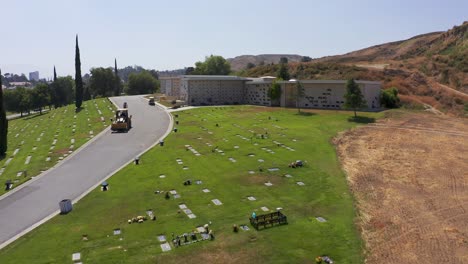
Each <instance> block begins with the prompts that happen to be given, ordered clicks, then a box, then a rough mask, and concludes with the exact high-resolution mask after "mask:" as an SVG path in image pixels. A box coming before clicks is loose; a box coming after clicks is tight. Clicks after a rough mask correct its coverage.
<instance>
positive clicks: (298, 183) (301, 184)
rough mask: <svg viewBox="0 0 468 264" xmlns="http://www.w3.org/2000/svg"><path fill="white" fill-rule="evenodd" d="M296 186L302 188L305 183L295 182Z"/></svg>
mask: <svg viewBox="0 0 468 264" xmlns="http://www.w3.org/2000/svg"><path fill="white" fill-rule="evenodd" d="M296 184H297V185H299V186H304V185H305V183H303V182H301V181H298V182H296Z"/></svg>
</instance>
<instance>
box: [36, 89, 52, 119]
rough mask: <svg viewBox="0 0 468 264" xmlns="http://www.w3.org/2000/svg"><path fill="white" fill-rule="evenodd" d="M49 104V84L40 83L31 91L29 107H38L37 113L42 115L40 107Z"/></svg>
mask: <svg viewBox="0 0 468 264" xmlns="http://www.w3.org/2000/svg"><path fill="white" fill-rule="evenodd" d="M49 104H50V92H49V86H48V85H47V84H45V83H40V84H38V85H36V87H34V89H33V90H32V91H31V108H33V109H37V108H39V113H40V114H41V115H42V107H45V106H47V105H49Z"/></svg>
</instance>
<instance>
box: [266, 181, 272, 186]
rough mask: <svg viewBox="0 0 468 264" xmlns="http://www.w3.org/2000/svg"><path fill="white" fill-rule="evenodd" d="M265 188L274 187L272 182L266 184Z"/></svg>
mask: <svg viewBox="0 0 468 264" xmlns="http://www.w3.org/2000/svg"><path fill="white" fill-rule="evenodd" d="M265 186H268V187H270V186H273V183H271V182H265Z"/></svg>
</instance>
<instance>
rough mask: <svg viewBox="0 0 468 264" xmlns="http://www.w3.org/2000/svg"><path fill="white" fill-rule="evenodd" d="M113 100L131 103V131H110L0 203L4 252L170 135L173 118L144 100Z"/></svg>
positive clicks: (139, 98) (5, 197)
mask: <svg viewBox="0 0 468 264" xmlns="http://www.w3.org/2000/svg"><path fill="white" fill-rule="evenodd" d="M111 100H112V101H114V103H116V104H117V105H119V106H122V105H123V102H127V103H128V109H129V114H131V115H132V116H133V117H132V126H133V128H132V129H130V131H129V132H128V133H112V132H111V131H110V130H109V129H106V130H105V131H104V132H103V133H101V134H99V135H98V136H97V137H96V138H95V139H94V140H93V141H92V142H90V143H89V144H88V145H87V146H85V147H84V148H82V149H81V150H79V151H77V152H75V153H74V154H73V155H72V156H70V157H69V158H67V159H66V160H64V161H62V163H61V164H60V165H59V166H57V167H55V168H54V169H51V170H49V171H47V172H45V173H44V174H43V175H41V176H40V177H37V178H36V179H34V180H32V181H30V182H29V183H25V184H24V185H22V186H20V187H18V188H17V189H16V190H13V191H12V192H10V193H7V194H5V195H3V196H2V197H0V249H1V248H3V247H5V246H6V245H8V244H9V243H11V242H13V241H14V240H15V239H17V238H18V237H20V236H22V235H24V234H26V233H27V232H29V231H30V230H32V229H34V228H35V227H37V226H39V225H40V224H42V223H44V222H45V221H47V220H48V219H50V218H51V217H53V216H54V215H56V214H58V213H59V210H58V209H59V205H58V204H59V202H60V201H61V200H62V199H71V200H73V201H75V202H76V201H77V200H79V199H80V198H81V197H83V196H84V195H86V194H87V193H88V192H89V191H91V190H92V189H94V188H95V187H97V186H98V185H99V184H100V183H101V182H102V181H103V180H105V179H106V178H108V177H110V176H111V175H112V174H113V173H114V172H115V171H117V170H118V169H120V168H121V167H122V166H124V165H125V164H127V163H128V162H129V161H132V160H133V159H134V158H135V157H136V156H137V155H139V154H140V153H142V152H144V151H145V150H147V149H148V148H150V147H151V146H152V145H154V144H155V142H157V141H158V140H159V139H160V138H162V137H164V136H165V135H166V134H167V133H168V132H169V131H170V130H169V129H170V127H171V126H172V120H171V117H170V116H169V114H168V113H167V112H166V111H165V110H163V109H162V108H160V107H158V106H149V105H148V103H147V101H146V100H145V99H144V98H143V97H142V96H125V97H114V98H111Z"/></svg>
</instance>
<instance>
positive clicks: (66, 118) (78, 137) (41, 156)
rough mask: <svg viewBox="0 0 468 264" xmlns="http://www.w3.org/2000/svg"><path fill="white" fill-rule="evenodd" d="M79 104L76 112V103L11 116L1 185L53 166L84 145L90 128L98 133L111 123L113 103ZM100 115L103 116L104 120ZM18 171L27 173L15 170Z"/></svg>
mask: <svg viewBox="0 0 468 264" xmlns="http://www.w3.org/2000/svg"><path fill="white" fill-rule="evenodd" d="M96 105H97V106H96ZM82 107H83V109H82V110H81V111H80V112H79V113H75V105H68V106H65V107H61V108H58V109H54V110H52V111H47V112H43V114H42V115H40V114H34V115H30V116H26V117H23V118H19V119H15V120H10V121H9V122H8V151H7V155H6V156H5V157H4V158H2V159H1V160H0V183H1V184H2V186H4V185H3V184H4V183H5V181H6V180H11V181H14V186H13V187H18V185H20V184H21V183H23V182H25V181H28V180H30V179H31V177H32V176H35V175H38V174H39V173H40V172H41V171H44V170H47V169H48V168H50V167H53V166H55V165H56V164H57V162H59V161H60V159H61V158H65V157H66V156H68V155H69V154H70V153H72V151H74V150H76V149H77V148H79V147H80V146H81V145H83V144H84V143H85V142H86V141H88V140H89V139H90V138H91V134H90V131H93V135H97V134H98V133H99V132H101V131H102V130H103V129H104V128H106V127H107V126H109V125H110V118H111V117H112V116H113V111H114V110H113V109H114V106H113V104H112V103H111V102H110V101H109V100H108V99H104V98H103V99H96V100H93V101H87V102H84V103H83V106H82ZM109 108H111V109H112V110H111V109H109ZM98 109H99V110H100V111H101V113H102V115H101V114H99V112H98ZM75 116H76V118H75ZM101 116H103V117H104V122H103V121H102V120H101ZM88 119H89V121H88ZM73 129H74V130H75V131H73ZM54 139H56V140H57V141H56V142H55V145H54V146H53V143H54ZM72 139H74V143H72ZM72 145H73V146H72ZM17 149H18V151H17V152H16V153H15V151H16V150H17ZM28 156H31V158H30V160H29V164H26V163H27V162H26V161H27V159H28ZM48 157H50V160H48V159H47V158H48ZM21 171H26V173H24V172H23V173H22V174H21V175H20V174H18V173H19V172H21ZM3 193H5V188H1V191H0V195H1V194H3Z"/></svg>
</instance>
